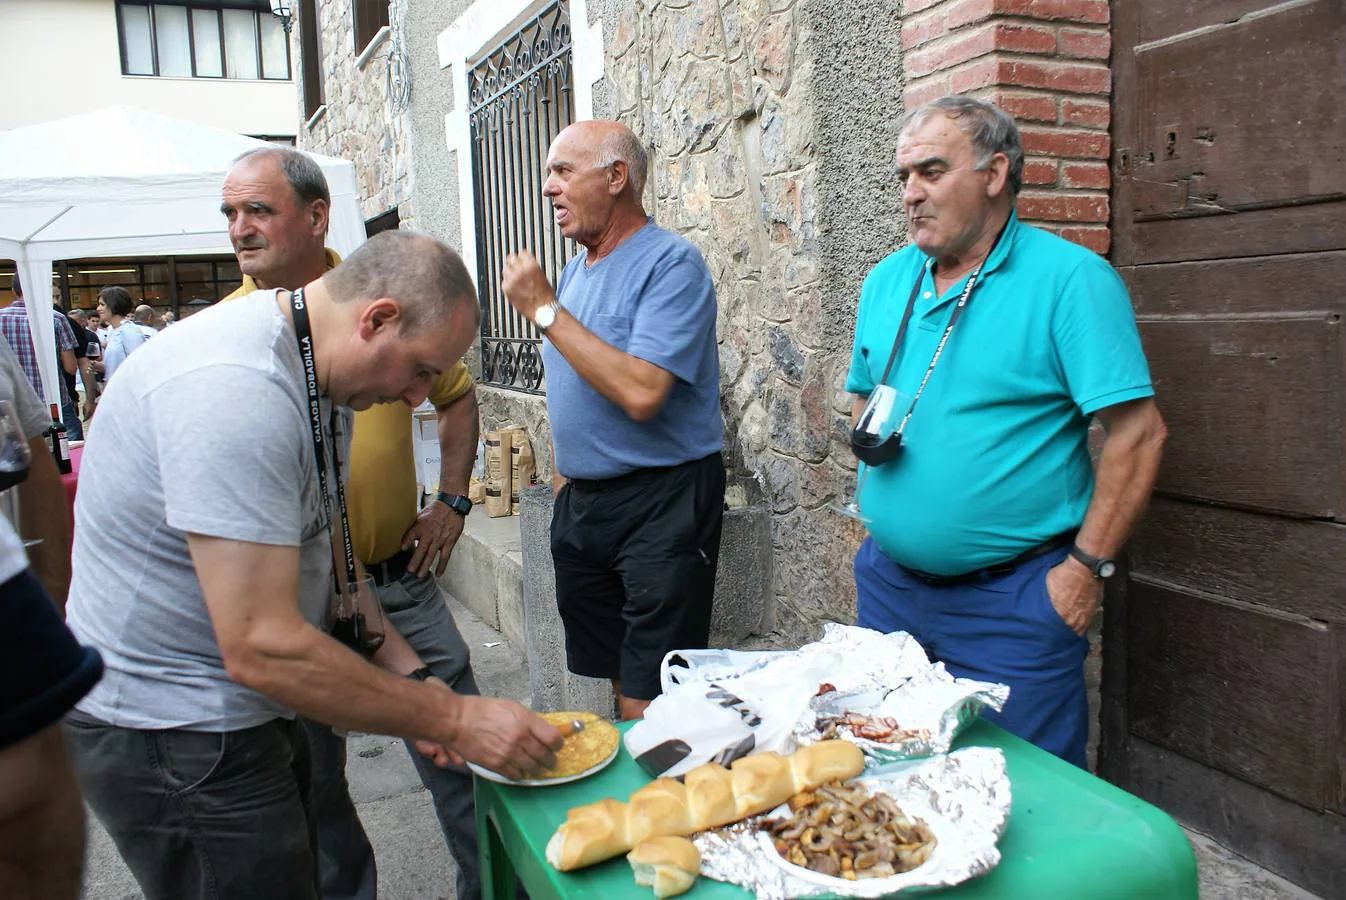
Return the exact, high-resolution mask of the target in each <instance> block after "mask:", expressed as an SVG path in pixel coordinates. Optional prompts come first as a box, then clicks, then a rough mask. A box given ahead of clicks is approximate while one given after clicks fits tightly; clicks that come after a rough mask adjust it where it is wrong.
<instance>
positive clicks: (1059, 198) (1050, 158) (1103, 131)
mask: <svg viewBox="0 0 1346 900" xmlns="http://www.w3.org/2000/svg"><path fill="white" fill-rule="evenodd" d="M1108 22H1109V12H1108V0H905V4H904V8H903V22H902V49H903V52H904V54H905V57H904V63H905V66H906V75H907V88H906V95H905V100H906V105H907V109H914V108H916V107H917V106H919V105H920V104H922V103H924V102H925V101H927V100H933V99H934V98H936V97H939V96H942V95H944V94H973V95H975V96H978V97H981V98H983V99H986V100H990V101H991V102H993V103H995V104H997V105H999V106H1000V107H1001V108H1002V109H1004V110H1005V111H1006V112H1007V113H1009V114H1010V115H1012V116H1014V118H1015V120H1016V121H1017V122H1018V123H1019V129H1020V131H1021V132H1022V133H1023V142H1024V189H1023V192H1022V193H1021V194H1020V195H1019V215H1020V216H1021V217H1022V218H1023V219H1024V220H1026V221H1031V222H1033V223H1034V224H1037V225H1042V226H1044V227H1046V228H1049V229H1050V230H1052V231H1055V232H1056V233H1058V234H1060V235H1062V236H1063V237H1066V238H1069V239H1070V240H1072V241H1076V242H1078V243H1080V244H1083V245H1084V246H1086V247H1089V248H1090V249H1092V250H1095V251H1097V252H1099V253H1107V251H1108V244H1109V241H1110V238H1111V233H1110V232H1109V230H1108V187H1109V184H1110V181H1109V178H1110V172H1109V168H1108V154H1109V152H1110V147H1109V139H1108V123H1109V117H1110V111H1109V105H1108V98H1109V95H1110V93H1111V90H1112V71H1111V69H1110V68H1109V66H1108V54H1109V51H1110V50H1111V36H1110V34H1109V31H1108Z"/></svg>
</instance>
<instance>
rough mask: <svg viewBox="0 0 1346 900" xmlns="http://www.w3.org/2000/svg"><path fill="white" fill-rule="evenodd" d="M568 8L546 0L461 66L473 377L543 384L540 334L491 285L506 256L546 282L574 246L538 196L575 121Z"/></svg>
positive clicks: (534, 388)
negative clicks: (466, 125)
mask: <svg viewBox="0 0 1346 900" xmlns="http://www.w3.org/2000/svg"><path fill="white" fill-rule="evenodd" d="M570 77H571V37H570V10H569V4H568V3H567V2H565V0H555V2H552V3H550V4H548V5H547V6H546V7H545V8H543V9H542V11H541V12H539V13H538V14H537V15H536V16H534V17H532V18H531V19H529V20H528V21H526V22H524V24H523V25H522V26H521V27H520V28H519V30H518V31H517V32H515V33H514V34H512V35H510V36H509V37H507V38H505V39H504V40H503V41H501V42H500V43H499V44H497V45H496V46H494V47H492V48H491V49H489V50H488V51H486V53H485V54H484V55H483V56H482V58H481V59H480V61H479V62H477V63H476V64H475V65H474V66H473V67H472V71H471V73H470V74H469V78H468V86H469V104H468V117H469V121H470V123H471V134H472V178H473V191H474V196H475V200H476V227H477V273H478V274H477V282H478V283H477V292H478V295H479V296H480V298H481V313H482V314H481V369H482V372H481V376H482V377H481V380H482V383H484V384H491V385H497V386H500V387H507V388H513V389H515V390H520V391H525V392H527V393H532V394H541V393H545V391H546V383H545V382H546V375H545V373H544V372H543V367H542V356H541V346H542V339H541V336H540V335H539V334H538V332H537V329H536V328H535V327H534V326H533V324H532V322H529V321H528V320H527V319H525V318H524V317H523V316H521V315H519V314H518V313H517V312H516V311H515V310H514V308H513V307H512V306H510V304H509V301H507V300H506V299H505V296H504V292H503V291H501V289H500V278H501V272H502V270H503V268H504V263H505V257H506V256H508V255H509V254H510V253H514V252H528V253H532V254H533V255H534V256H535V257H536V258H537V260H538V262H539V263H540V264H541V266H542V271H543V272H544V273H546V275H547V277H548V279H549V280H550V281H551V282H552V284H555V283H556V280H557V277H558V276H559V275H560V274H561V270H562V269H563V268H564V267H565V264H566V261H567V260H568V259H569V258H570V257H571V256H572V255H573V254H574V245H573V243H571V242H570V241H567V240H566V239H565V238H564V237H562V235H561V232H560V229H558V228H557V227H556V222H555V219H554V217H553V215H552V211H551V205H550V203H548V201H547V200H546V198H544V197H543V196H542V184H543V181H545V179H546V171H545V170H546V162H547V149H548V147H549V146H550V145H551V142H552V139H553V138H555V137H556V135H557V134H559V133H560V132H561V130H562V129H563V128H565V127H566V126H567V125H569V124H570V123H571V122H572V121H574V115H575V108H574V101H573V98H572V95H571V84H570Z"/></svg>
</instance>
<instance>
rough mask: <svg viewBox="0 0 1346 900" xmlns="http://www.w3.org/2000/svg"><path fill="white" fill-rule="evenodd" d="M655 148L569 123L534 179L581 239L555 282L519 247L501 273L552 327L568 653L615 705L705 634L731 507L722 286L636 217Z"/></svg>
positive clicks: (690, 254)
mask: <svg viewBox="0 0 1346 900" xmlns="http://www.w3.org/2000/svg"><path fill="white" fill-rule="evenodd" d="M647 165H648V164H647V160H646V156H645V151H644V148H642V147H641V145H640V142H639V141H638V140H636V137H635V135H633V134H632V133H631V132H630V130H628V129H627V128H626V127H625V126H624V125H621V124H619V123H617V122H601V121H591V122H577V123H576V124H574V125H571V126H570V127H568V128H566V129H565V130H564V131H562V132H561V133H560V134H559V135H557V137H556V140H555V141H553V142H552V145H551V149H550V152H549V153H548V155H547V180H546V182H545V183H544V184H543V189H542V193H543V195H544V196H546V197H547V198H548V199H550V200H551V203H552V206H553V207H554V208H555V210H556V222H557V224H558V225H559V226H560V228H561V233H562V234H564V235H565V236H566V237H568V238H572V239H573V240H575V241H577V242H578V243H579V244H580V245H581V246H582V247H583V248H584V252H582V253H580V254H578V255H577V256H576V257H575V258H574V259H572V260H571V261H570V263H569V264H568V265H567V266H566V268H565V271H564V272H562V274H561V277H560V279H559V282H558V284H557V290H556V291H555V292H553V291H552V287H551V285H550V284H549V283H548V282H547V279H546V276H545V275H543V273H542V270H541V269H540V268H539V267H538V264H537V262H536V261H535V260H534V259H533V258H532V257H530V256H527V255H523V254H515V255H513V256H511V257H510V258H509V260H508V261H507V262H506V266H505V278H504V290H505V296H506V297H507V298H508V299H509V301H510V303H512V304H513V305H514V307H515V308H516V309H518V310H519V312H520V313H522V314H523V315H524V316H526V317H527V318H528V319H530V320H531V321H532V322H534V323H535V324H536V325H537V327H538V329H539V330H540V331H542V333H543V334H544V335H545V336H546V341H545V342H544V345H543V350H542V357H543V364H544V368H545V371H546V373H547V416H548V419H549V420H550V423H551V429H552V469H553V473H554V474H553V478H552V484H553V487H554V488H555V490H556V494H557V496H556V508H555V512H554V514H553V519H552V532H551V534H552V558H553V561H554V564H555V567H556V595H557V605H558V607H559V609H560V612H561V620H562V622H563V624H564V626H565V635H566V658H567V662H568V665H569V668H570V670H571V671H572V672H574V673H576V674H579V675H587V676H590V677H594V678H607V679H611V680H612V682H613V687H614V689H615V690H616V692H617V700H618V707H619V710H620V713H621V716H622V718H624V719H634V718H639V717H640V716H641V715H643V714H644V711H645V707H646V706H648V705H649V703H650V701H651V700H652V699H653V698H654V697H656V696H657V695H658V693H659V665H660V663H661V661H662V660H663V657H664V654H665V653H667V652H668V651H669V650H674V649H685V648H695V647H705V646H706V643H707V641H708V639H709V635H710V613H711V601H712V597H713V594H714V588H715V570H716V564H717V562H718V557H719V548H720V526H721V521H722V518H723V510H724V484H725V474H724V462H723V460H722V458H721V456H720V450H721V447H722V446H723V442H724V421H723V419H722V418H721V415H720V362H719V352H718V349H717V347H716V343H715V288H714V286H713V285H712V283H711V278H710V271H709V270H708V269H707V268H706V263H705V260H703V259H702V257H701V254H700V252H699V251H698V250H697V249H696V248H695V247H694V246H692V245H691V244H690V243H689V242H688V241H686V240H684V239H683V238H681V237H678V236H677V235H674V234H672V233H670V232H667V231H664V230H663V229H662V228H659V227H657V226H656V225H654V224H653V223H652V222H651V221H650V220H649V218H648V217H647V216H646V214H645V209H644V207H643V206H642V204H641V200H640V196H641V191H642V189H643V188H644V184H645V173H646V168H647Z"/></svg>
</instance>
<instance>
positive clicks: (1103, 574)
mask: <svg viewBox="0 0 1346 900" xmlns="http://www.w3.org/2000/svg"><path fill="white" fill-rule="evenodd" d="M1116 574H1117V564H1116V563H1115V562H1113V561H1112V560H1110V559H1105V560H1103V561H1102V562H1100V563H1099V564H1098V577H1099V578H1111V577H1112V576H1114V575H1116Z"/></svg>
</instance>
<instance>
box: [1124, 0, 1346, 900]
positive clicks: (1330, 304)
mask: <svg viewBox="0 0 1346 900" xmlns="http://www.w3.org/2000/svg"><path fill="white" fill-rule="evenodd" d="M1112 15H1113V42H1114V43H1113V47H1114V50H1113V66H1114V73H1115V85H1114V92H1113V94H1114V96H1113V120H1112V121H1113V148H1114V149H1113V175H1114V180H1113V184H1114V197H1113V244H1112V247H1113V250H1112V261H1113V263H1114V264H1115V265H1116V266H1117V268H1118V270H1119V271H1120V272H1121V273H1122V276H1123V278H1125V279H1126V281H1127V283H1128V285H1129V286H1130V288H1131V291H1132V296H1133V298H1134V301H1135V304H1136V310H1137V314H1138V317H1139V320H1140V322H1141V332H1142V335H1143V337H1144V340H1145V345H1146V350H1147V353H1148V355H1149V359H1150V365H1151V368H1152V371H1153V374H1154V378H1155V385H1156V389H1157V392H1158V397H1159V403H1160V407H1161V409H1162V410H1163V413H1164V416H1165V418H1166V419H1167V421H1168V424H1169V442H1168V446H1167V449H1166V451H1165V459H1164V465H1163V470H1162V474H1161V476H1160V482H1159V490H1158V493H1157V495H1156V497H1155V499H1154V501H1153V503H1152V504H1151V507H1150V510H1149V512H1148V514H1147V515H1146V517H1145V519H1144V521H1143V523H1142V525H1141V527H1140V528H1139V530H1138V532H1137V534H1136V535H1135V537H1134V539H1133V540H1132V542H1131V545H1130V553H1129V556H1130V562H1131V565H1130V571H1129V576H1128V579H1127V581H1126V583H1125V584H1124V585H1123V586H1122V587H1121V588H1120V589H1119V590H1118V591H1117V592H1116V596H1114V597H1112V598H1110V600H1109V609H1108V612H1107V619H1106V621H1105V641H1106V645H1105V654H1104V676H1103V677H1104V683H1103V692H1104V713H1103V718H1104V722H1103V748H1102V756H1101V768H1102V770H1103V774H1104V775H1105V776H1106V777H1108V778H1110V779H1111V780H1113V781H1115V782H1117V783H1118V784H1120V785H1122V786H1123V787H1125V788H1127V789H1129V790H1131V791H1134V792H1136V793H1138V794H1140V795H1141V796H1143V797H1145V798H1147V799H1149V800H1151V801H1152V802H1154V803H1156V804H1158V805H1159V806H1161V807H1162V808H1164V809H1166V810H1168V811H1169V812H1171V813H1172V814H1174V815H1175V816H1176V817H1178V818H1179V819H1181V820H1182V821H1184V822H1185V823H1187V824H1190V825H1192V826H1193V827H1195V828H1197V829H1199V830H1201V831H1204V832H1207V833H1209V834H1211V835H1212V836H1214V837H1215V838H1217V839H1218V840H1220V841H1221V842H1222V843H1225V844H1226V845H1228V846H1230V847H1232V848H1233V849H1235V850H1237V851H1238V852H1240V853H1242V854H1244V855H1245V856H1248V857H1250V858H1251V859H1254V860H1256V861H1257V862H1259V863H1260V864H1262V865H1263V866H1266V867H1267V868H1270V869H1272V870H1274V871H1276V872H1279V873H1280V874H1282V875H1284V876H1285V877H1287V878H1289V879H1291V880H1292V881H1295V882H1297V883H1299V884H1302V885H1303V886H1305V887H1306V888H1308V889H1310V890H1312V891H1315V892H1317V893H1320V894H1323V895H1325V896H1329V897H1346V465H1343V461H1344V457H1346V454H1344V453H1343V450H1346V430H1344V428H1343V415H1344V414H1346V410H1344V409H1343V402H1344V401H1346V397H1344V396H1343V383H1344V382H1346V347H1344V346H1343V341H1342V321H1341V319H1342V315H1343V313H1346V0H1290V2H1280V3H1276V2H1271V0H1195V2H1194V0H1115V2H1114V3H1113V4H1112Z"/></svg>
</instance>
